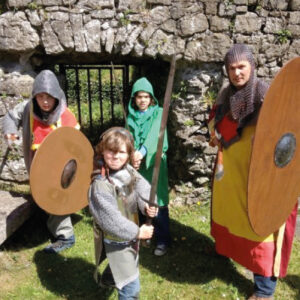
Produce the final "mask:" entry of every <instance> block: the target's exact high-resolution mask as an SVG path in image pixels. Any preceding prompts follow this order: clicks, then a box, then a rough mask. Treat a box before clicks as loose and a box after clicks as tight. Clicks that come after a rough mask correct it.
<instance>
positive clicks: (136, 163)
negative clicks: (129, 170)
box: [132, 150, 143, 170]
mask: <svg viewBox="0 0 300 300" xmlns="http://www.w3.org/2000/svg"><path fill="white" fill-rule="evenodd" d="M142 159H143V155H142V153H141V152H140V151H137V150H136V151H135V152H134V154H133V162H132V166H133V167H134V168H135V169H136V170H138V169H139V168H140V165H141V162H142Z"/></svg>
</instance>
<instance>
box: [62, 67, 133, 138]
mask: <svg viewBox="0 0 300 300" xmlns="http://www.w3.org/2000/svg"><path fill="white" fill-rule="evenodd" d="M130 67H132V66H130V65H115V66H113V65H73V64H60V65H59V73H60V74H62V75H63V77H64V78H65V81H64V90H65V93H66V97H67V103H68V107H69V108H70V109H71V110H72V111H73V113H74V114H75V115H76V117H77V120H78V121H79V123H80V125H81V128H82V130H83V131H84V132H85V134H87V135H88V137H89V138H90V140H91V141H93V140H95V138H96V137H97V138H98V136H99V133H100V132H102V131H103V130H105V129H106V128H108V127H110V126H116V125H119V126H124V124H125V122H124V113H123V104H124V107H125V109H126V108H127V104H128V99H129V93H130V87H129V76H130V74H129V73H130V70H129V69H130Z"/></svg>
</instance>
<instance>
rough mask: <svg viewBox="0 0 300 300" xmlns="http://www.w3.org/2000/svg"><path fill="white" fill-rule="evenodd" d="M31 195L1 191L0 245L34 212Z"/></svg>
mask: <svg viewBox="0 0 300 300" xmlns="http://www.w3.org/2000/svg"><path fill="white" fill-rule="evenodd" d="M34 209H35V205H34V204H33V201H32V199H31V197H30V196H29V195H21V194H14V193H10V192H5V191H0V245H1V244H2V243H3V242H4V241H5V240H6V239H7V238H8V237H9V236H11V235H12V234H13V233H14V232H15V231H16V230H17V229H18V228H19V227H20V226H21V225H22V224H23V223H24V222H25V221H26V220H27V219H28V218H29V217H30V216H31V215H32V213H33V212H34Z"/></svg>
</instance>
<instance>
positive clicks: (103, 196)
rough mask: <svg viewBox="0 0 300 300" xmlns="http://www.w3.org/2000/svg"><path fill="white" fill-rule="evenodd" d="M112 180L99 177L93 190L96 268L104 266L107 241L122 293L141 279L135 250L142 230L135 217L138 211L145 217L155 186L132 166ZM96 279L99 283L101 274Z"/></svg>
mask: <svg viewBox="0 0 300 300" xmlns="http://www.w3.org/2000/svg"><path fill="white" fill-rule="evenodd" d="M109 178H110V180H108V178H106V177H102V176H100V175H98V176H96V177H95V178H94V179H93V182H92V184H91V186H90V189H89V209H90V212H91V214H92V216H93V217H94V222H95V223H96V226H95V230H94V237H95V256H96V268H97V267H98V265H99V264H100V263H101V261H100V258H101V252H102V251H103V237H104V246H105V251H106V256H107V258H108V261H109V265H110V268H111V270H112V274H113V277H114V280H115V283H116V287H117V288H118V289H122V287H124V286H125V285H126V284H128V283H130V282H131V281H133V280H135V279H136V278H137V277H138V276H139V271H138V253H137V251H136V249H135V248H134V247H132V245H134V244H135V241H136V239H137V236H138V233H139V226H138V225H137V224H136V223H135V222H134V218H132V216H133V215H135V214H136V213H137V210H138V209H139V210H140V211H141V212H142V213H143V214H145V201H144V200H148V199H149V196H150V189H151V186H150V184H149V183H148V181H147V180H145V179H144V178H143V177H142V176H141V175H140V174H139V173H138V172H137V171H136V170H134V169H133V168H132V167H131V166H130V165H126V166H125V167H124V168H123V169H121V170H119V171H116V172H111V173H110V175H109ZM110 181H111V182H110ZM122 197H123V199H120V198H122ZM120 202H123V203H125V204H124V206H126V209H122V208H121V207H120ZM94 275H95V276H94V277H95V279H96V280H97V281H98V276H97V274H96V273H95V274H94Z"/></svg>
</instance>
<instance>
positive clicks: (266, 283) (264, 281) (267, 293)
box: [254, 273, 277, 298]
mask: <svg viewBox="0 0 300 300" xmlns="http://www.w3.org/2000/svg"><path fill="white" fill-rule="evenodd" d="M276 283H277V278H276V277H274V276H272V277H265V276H262V275H259V274H255V273H254V294H255V295H256V296H257V297H262V298H267V297H271V296H272V295H273V294H274V292H275V288H276Z"/></svg>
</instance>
